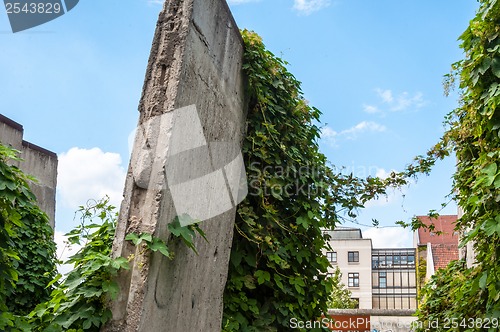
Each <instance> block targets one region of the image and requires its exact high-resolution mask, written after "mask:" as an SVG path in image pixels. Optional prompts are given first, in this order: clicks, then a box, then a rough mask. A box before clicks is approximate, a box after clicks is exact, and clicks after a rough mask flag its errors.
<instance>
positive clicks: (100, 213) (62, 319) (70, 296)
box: [30, 199, 128, 332]
mask: <svg viewBox="0 0 500 332" xmlns="http://www.w3.org/2000/svg"><path fill="white" fill-rule="evenodd" d="M78 212H79V214H80V220H81V224H80V226H78V227H76V228H75V229H74V230H73V231H71V232H70V233H68V234H67V235H68V236H69V237H68V241H69V243H71V244H73V245H78V246H81V249H80V250H79V251H78V252H77V253H76V254H75V255H73V256H71V257H70V258H69V260H68V261H67V262H66V263H67V264H73V266H74V268H73V269H72V270H71V271H70V272H69V273H68V275H67V276H66V277H65V278H63V279H62V276H61V275H58V277H57V278H55V279H54V280H53V281H52V282H51V283H53V284H54V286H55V288H54V290H53V291H52V293H51V296H50V299H49V300H48V301H46V302H43V303H40V304H39V305H38V306H37V307H36V308H35V310H34V311H33V312H32V313H31V314H30V318H31V320H30V323H31V325H32V329H33V331H44V332H45V331H46V332H48V331H51V332H52V331H54V332H58V331H83V330H84V331H99V327H100V326H101V325H102V324H103V323H105V322H106V321H107V320H108V319H109V318H110V317H111V312H110V311H109V309H107V308H106V302H107V300H109V299H110V298H113V297H115V296H116V295H117V293H118V285H117V284H116V282H114V281H113V280H112V277H113V276H114V275H116V274H117V272H118V270H119V269H127V268H128V261H127V259H126V258H123V257H119V258H116V259H114V258H112V257H111V247H112V244H113V238H114V234H115V223H116V212H115V211H114V207H113V206H110V205H109V204H108V200H107V199H103V200H101V201H98V202H93V201H89V203H88V204H87V206H85V207H84V206H82V207H80V209H79V211H78ZM61 279H62V281H61V282H59V280H61Z"/></svg>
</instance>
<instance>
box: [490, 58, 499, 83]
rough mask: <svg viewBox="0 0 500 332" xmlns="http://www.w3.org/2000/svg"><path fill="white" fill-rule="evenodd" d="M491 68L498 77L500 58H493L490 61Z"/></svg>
mask: <svg viewBox="0 0 500 332" xmlns="http://www.w3.org/2000/svg"><path fill="white" fill-rule="evenodd" d="M491 70H492V72H493V74H494V75H495V76H496V77H498V78H500V58H498V57H495V58H493V60H492V61H491Z"/></svg>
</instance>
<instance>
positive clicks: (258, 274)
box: [254, 270, 271, 285]
mask: <svg viewBox="0 0 500 332" xmlns="http://www.w3.org/2000/svg"><path fill="white" fill-rule="evenodd" d="M254 276H255V278H257V282H258V283H259V285H261V284H263V283H264V282H266V281H270V280H271V275H270V274H269V272H267V271H263V270H257V271H255V273H254Z"/></svg>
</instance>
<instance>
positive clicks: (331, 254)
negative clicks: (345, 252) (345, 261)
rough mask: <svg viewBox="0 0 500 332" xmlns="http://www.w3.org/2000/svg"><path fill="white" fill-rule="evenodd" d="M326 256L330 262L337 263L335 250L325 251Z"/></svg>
mask: <svg viewBox="0 0 500 332" xmlns="http://www.w3.org/2000/svg"><path fill="white" fill-rule="evenodd" d="M326 258H327V259H328V261H329V262H330V263H337V253H336V252H335V251H329V252H327V253H326Z"/></svg>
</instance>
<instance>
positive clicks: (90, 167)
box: [57, 147, 126, 209]
mask: <svg viewBox="0 0 500 332" xmlns="http://www.w3.org/2000/svg"><path fill="white" fill-rule="evenodd" d="M121 162H122V160H121V157H120V155H119V154H117V153H110V152H103V151H102V150H101V149H99V148H93V149H80V148H77V147H75V148H71V149H70V150H69V151H68V152H64V153H62V154H61V155H60V156H59V168H58V176H57V188H58V194H59V199H61V201H62V203H63V205H65V206H66V207H69V208H72V209H76V208H77V207H78V206H80V205H83V204H85V202H87V200H89V199H100V198H102V197H104V196H105V195H108V196H109V198H110V203H111V204H112V205H115V206H119V204H120V202H121V200H122V193H123V187H124V183H125V175H126V172H125V170H124V169H123V167H122V166H121Z"/></svg>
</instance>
